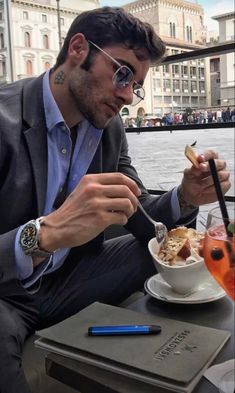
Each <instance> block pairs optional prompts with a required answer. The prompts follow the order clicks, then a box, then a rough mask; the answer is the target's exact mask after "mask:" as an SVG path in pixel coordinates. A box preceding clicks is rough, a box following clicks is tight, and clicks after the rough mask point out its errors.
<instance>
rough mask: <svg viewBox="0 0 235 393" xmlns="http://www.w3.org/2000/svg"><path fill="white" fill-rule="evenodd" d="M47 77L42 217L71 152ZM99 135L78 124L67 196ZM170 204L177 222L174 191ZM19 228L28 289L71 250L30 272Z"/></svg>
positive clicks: (21, 273) (20, 267) (21, 274)
mask: <svg viewBox="0 0 235 393" xmlns="http://www.w3.org/2000/svg"><path fill="white" fill-rule="evenodd" d="M49 73H50V71H47V72H46V73H45V75H44V78H43V105H44V110H45V117H46V126H47V142H48V176H47V193H46V203H45V207H44V212H43V215H48V214H49V213H51V212H52V211H53V203H54V201H55V199H56V196H57V195H58V193H59V191H60V190H61V187H62V186H63V185H64V183H65V180H66V177H67V173H68V170H69V164H70V154H71V149H72V141H71V138H70V129H69V127H68V126H67V125H66V123H65V121H64V119H63V117H62V114H61V113H60V110H59V108H58V106H57V104H56V102H55V100H54V97H53V95H52V93H51V89H50V85H49ZM102 131H103V130H101V129H97V128H95V127H94V126H92V125H91V124H90V123H89V122H88V121H87V120H86V119H84V120H83V121H82V122H81V123H80V124H79V126H78V128H77V140H76V145H75V148H74V152H73V157H72V163H71V169H70V174H69V181H68V194H70V193H71V192H72V191H73V190H74V188H75V187H76V186H77V184H78V183H79V182H80V180H81V178H82V177H83V176H84V175H85V174H86V173H87V170H88V168H89V166H90V164H91V161H92V159H93V157H94V154H95V152H96V150H97V147H98V145H99V142H100V139H101V137H102ZM171 204H172V211H173V219H174V220H175V221H177V220H178V219H179V218H180V207H179V203H178V198H177V188H175V189H174V190H173V193H172V198H171ZM35 218H36V217H35ZM22 228H23V225H22V226H21V227H20V228H19V230H18V232H17V235H16V239H15V258H16V268H17V273H18V278H19V279H20V280H21V283H22V285H23V287H24V288H29V287H30V286H32V285H33V284H34V283H35V282H36V281H37V280H38V279H39V278H40V277H41V276H42V275H43V274H48V273H50V272H52V271H54V270H56V269H58V268H59V267H60V266H61V265H62V264H63V263H64V261H65V259H66V256H67V255H68V253H69V251H70V249H69V248H61V249H59V250H57V251H55V252H54V254H53V256H52V257H51V258H48V259H46V260H45V261H44V262H42V263H41V264H40V265H38V266H37V267H36V268H33V261H32V258H31V257H30V256H26V255H25V254H24V252H23V251H22V249H21V247H20V244H19V238H20V232H21V230H22Z"/></svg>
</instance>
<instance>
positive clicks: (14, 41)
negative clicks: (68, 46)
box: [0, 0, 100, 84]
mask: <svg viewBox="0 0 235 393" xmlns="http://www.w3.org/2000/svg"><path fill="white" fill-rule="evenodd" d="M58 3H59V12H58ZM99 5H100V1H99V0H59V1H57V0H0V84H4V83H8V82H11V81H15V80H19V79H22V78H25V77H28V76H36V75H39V74H41V73H42V72H43V71H45V70H47V69H48V68H50V67H51V66H52V65H53V64H54V63H55V60H56V57H57V54H58V51H59V46H60V40H61V41H62V42H63V38H64V37H65V35H66V33H67V31H68V29H69V26H70V25H71V23H72V21H73V19H74V18H75V17H76V16H77V14H79V13H81V12H82V11H84V10H88V9H93V8H97V7H99ZM58 17H59V20H60V32H61V34H60V37H59V35H58Z"/></svg>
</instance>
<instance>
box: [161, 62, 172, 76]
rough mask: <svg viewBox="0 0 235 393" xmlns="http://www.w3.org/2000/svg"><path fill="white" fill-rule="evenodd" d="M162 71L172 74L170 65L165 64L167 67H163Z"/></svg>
mask: <svg viewBox="0 0 235 393" xmlns="http://www.w3.org/2000/svg"><path fill="white" fill-rule="evenodd" d="M162 71H163V73H166V74H167V73H169V72H170V66H169V64H165V65H163V66H162Z"/></svg>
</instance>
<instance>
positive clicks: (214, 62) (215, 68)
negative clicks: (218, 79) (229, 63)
mask: <svg viewBox="0 0 235 393" xmlns="http://www.w3.org/2000/svg"><path fill="white" fill-rule="evenodd" d="M219 66H220V62H219V60H212V61H211V62H210V71H211V72H217V71H219V68H220V67H219Z"/></svg>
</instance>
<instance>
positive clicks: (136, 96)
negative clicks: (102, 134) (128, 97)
mask: <svg viewBox="0 0 235 393" xmlns="http://www.w3.org/2000/svg"><path fill="white" fill-rule="evenodd" d="M87 42H89V44H91V45H93V46H94V47H95V48H96V49H98V50H99V51H100V52H102V53H103V54H104V55H106V56H107V57H108V58H109V59H110V60H112V62H113V63H115V64H116V65H117V66H118V69H117V70H116V71H115V73H114V74H113V78H112V82H113V84H114V86H116V87H117V88H118V89H125V88H126V87H128V86H129V85H130V83H131V82H133V95H134V97H133V101H132V103H131V105H132V106H135V105H137V104H139V102H141V101H142V100H144V97H145V90H144V88H143V86H141V85H140V84H139V83H137V82H136V81H135V80H134V74H133V72H132V70H131V69H130V68H129V67H128V66H127V65H125V64H121V63H119V61H117V60H115V59H114V58H113V57H112V56H111V55H110V54H109V53H107V52H106V51H105V50H104V49H102V48H100V47H99V46H98V45H97V44H95V43H94V42H93V41H91V40H87ZM123 68H125V69H126V70H128V72H129V74H130V75H131V79H130V81H126V82H125V84H124V85H121V84H120V83H118V82H117V81H116V80H115V76H116V75H117V74H118V72H120V69H123ZM135 89H136V90H137V91H135ZM138 90H141V91H142V92H143V97H142V96H140V95H139V93H138Z"/></svg>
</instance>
